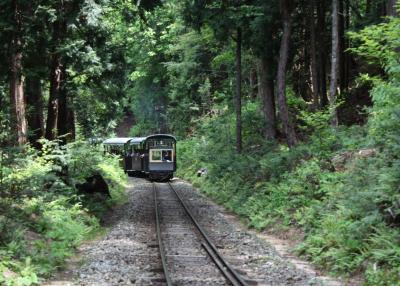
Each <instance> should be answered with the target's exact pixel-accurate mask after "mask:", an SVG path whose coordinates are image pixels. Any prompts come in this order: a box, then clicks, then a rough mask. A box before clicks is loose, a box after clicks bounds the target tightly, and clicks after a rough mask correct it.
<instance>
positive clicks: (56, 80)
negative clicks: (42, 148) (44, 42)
mask: <svg viewBox="0 0 400 286" xmlns="http://www.w3.org/2000/svg"><path fill="white" fill-rule="evenodd" d="M64 10H65V7H64V1H60V2H59V6H58V11H57V12H58V15H57V17H58V19H57V20H56V21H55V22H54V24H53V49H52V57H51V71H50V92H49V102H48V106H47V122H46V136H45V137H46V139H48V140H54V139H55V138H56V137H57V135H58V134H57V129H58V127H59V124H58V117H59V114H58V113H59V108H60V97H64V96H65V95H64V94H62V93H63V92H65V91H64V90H63V89H64V84H65V70H66V69H65V66H64V65H63V57H62V55H61V53H60V51H58V50H57V49H58V47H59V46H60V44H61V43H62V42H63V40H64V38H65V35H66V29H67V25H66V22H65V19H64V18H65V15H64V13H65V12H64ZM61 100H62V104H64V103H65V102H66V99H65V100H64V98H62V99H61ZM62 108H63V107H62ZM62 112H63V113H65V112H64V110H63V111H62ZM62 116H65V114H63V115H62Z"/></svg>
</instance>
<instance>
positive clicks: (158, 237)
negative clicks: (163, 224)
mask: <svg viewBox="0 0 400 286" xmlns="http://www.w3.org/2000/svg"><path fill="white" fill-rule="evenodd" d="M153 194H154V208H155V216H156V231H157V240H158V249H159V250H160V256H161V263H162V266H163V270H164V277H165V280H166V282H167V286H173V284H172V281H171V278H170V277H169V272H168V268H167V259H166V257H165V250H164V246H163V244H162V240H161V229H160V217H159V214H158V201H157V187H156V184H155V183H153Z"/></svg>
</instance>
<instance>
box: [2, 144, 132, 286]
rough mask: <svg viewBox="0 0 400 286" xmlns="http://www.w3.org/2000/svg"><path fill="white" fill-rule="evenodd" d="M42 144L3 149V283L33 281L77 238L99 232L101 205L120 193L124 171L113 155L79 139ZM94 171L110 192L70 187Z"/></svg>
mask: <svg viewBox="0 0 400 286" xmlns="http://www.w3.org/2000/svg"><path fill="white" fill-rule="evenodd" d="M42 144H43V148H42V150H40V152H39V151H35V150H33V149H28V150H25V151H23V153H21V152H15V151H12V150H7V151H9V152H7V153H5V154H2V158H3V160H2V162H1V163H2V164H1V166H0V167H1V178H0V179H1V197H0V208H1V210H2V212H1V214H0V257H1V260H0V273H1V275H0V283H1V284H2V285H3V284H5V285H31V284H32V283H38V282H39V281H40V277H44V276H46V275H48V274H49V273H51V272H53V271H54V270H55V269H57V268H59V267H60V266H62V265H63V264H64V261H65V259H66V258H67V257H69V256H70V255H72V254H73V252H74V248H75V247H76V246H78V244H79V243H80V242H82V241H83V240H84V239H88V238H90V237H92V236H93V235H95V234H96V233H98V231H100V225H99V222H100V218H101V216H102V215H103V214H104V211H106V210H107V208H108V207H109V206H110V205H112V204H114V203H116V202H120V201H122V200H123V199H124V192H123V190H124V181H125V180H124V174H123V172H122V170H121V169H120V167H119V162H118V160H117V159H116V158H114V157H111V156H103V154H102V153H101V152H99V149H98V148H95V147H91V146H87V144H84V143H82V142H75V143H71V144H68V145H66V146H60V145H59V144H58V143H56V142H48V141H42ZM95 173H100V174H101V175H103V176H104V177H105V178H106V180H107V182H108V184H109V186H110V191H111V198H106V197H104V194H100V193H98V194H96V195H95V196H88V195H87V194H84V193H79V192H78V191H77V190H76V189H75V185H76V184H78V183H83V182H85V178H87V177H89V176H90V175H93V174H95Z"/></svg>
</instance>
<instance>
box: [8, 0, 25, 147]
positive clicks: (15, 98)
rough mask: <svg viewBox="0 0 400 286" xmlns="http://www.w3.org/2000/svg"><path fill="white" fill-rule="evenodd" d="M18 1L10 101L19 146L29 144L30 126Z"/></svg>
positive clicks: (14, 11) (15, 0)
mask: <svg viewBox="0 0 400 286" xmlns="http://www.w3.org/2000/svg"><path fill="white" fill-rule="evenodd" d="M19 4H20V3H19V1H18V0H13V1H12V7H13V13H14V15H13V19H14V25H15V29H14V31H13V33H12V37H11V45H10V51H11V55H10V71H11V73H10V101H11V114H10V115H11V130H12V132H14V137H15V138H13V139H16V140H17V142H18V144H19V145H23V144H25V143H26V142H27V133H28V125H27V121H26V102H25V95H24V77H23V75H22V40H21V24H22V23H21V21H22V19H21V9H20V5H19Z"/></svg>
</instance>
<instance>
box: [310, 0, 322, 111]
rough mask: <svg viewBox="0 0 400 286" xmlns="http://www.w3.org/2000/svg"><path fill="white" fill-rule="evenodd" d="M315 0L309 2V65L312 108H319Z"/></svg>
mask: <svg viewBox="0 0 400 286" xmlns="http://www.w3.org/2000/svg"><path fill="white" fill-rule="evenodd" d="M314 12H315V0H312V1H310V15H309V27H310V40H311V49H310V57H311V59H310V63H311V83H312V93H313V95H312V97H313V105H314V108H318V107H319V99H320V97H321V96H320V93H319V92H320V87H319V74H318V66H317V65H318V62H317V44H316V34H315V33H316V32H315V17H314Z"/></svg>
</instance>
